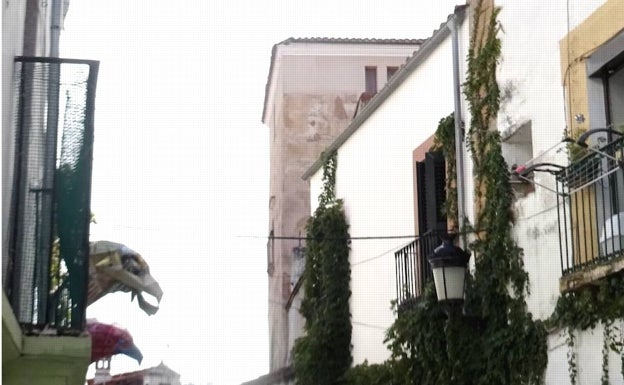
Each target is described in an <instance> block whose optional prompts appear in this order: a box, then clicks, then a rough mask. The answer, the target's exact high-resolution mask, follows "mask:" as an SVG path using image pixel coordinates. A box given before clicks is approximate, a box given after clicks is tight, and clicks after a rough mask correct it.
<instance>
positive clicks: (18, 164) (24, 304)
mask: <svg viewBox="0 0 624 385" xmlns="http://www.w3.org/2000/svg"><path fill="white" fill-rule="evenodd" d="M14 68H15V72H14V74H15V78H14V79H15V80H14V90H15V92H14V96H15V99H14V125H13V128H14V134H15V142H14V143H15V154H14V161H13V165H12V167H13V168H12V170H13V171H12V172H13V173H12V185H11V191H12V193H11V212H10V217H9V226H8V227H9V253H8V254H9V255H8V260H7V261H5V262H6V270H5V271H4V276H3V285H4V289H5V292H6V293H7V296H8V298H9V301H10V303H11V306H12V308H13V312H14V313H15V316H16V318H17V320H18V321H19V322H20V323H21V324H22V325H23V326H24V327H25V329H27V330H36V329H41V328H43V327H48V328H51V329H56V330H58V331H59V332H63V333H70V334H73V333H80V332H82V331H83V330H84V328H85V321H86V319H85V309H86V301H87V283H88V272H89V270H88V268H89V259H88V255H89V222H90V219H91V209H90V200H91V198H90V197H91V165H92V158H93V117H94V114H93V113H94V101H95V86H96V79H97V73H98V62H95V61H84V60H71V59H58V58H35V57H18V58H16V59H15V67H14Z"/></svg>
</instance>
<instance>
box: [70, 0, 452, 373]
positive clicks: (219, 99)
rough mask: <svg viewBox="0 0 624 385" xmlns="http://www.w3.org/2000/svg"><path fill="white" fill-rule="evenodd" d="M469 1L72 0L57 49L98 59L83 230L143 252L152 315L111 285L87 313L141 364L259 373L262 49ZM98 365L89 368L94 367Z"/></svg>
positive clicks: (397, 30)
mask: <svg viewBox="0 0 624 385" xmlns="http://www.w3.org/2000/svg"><path fill="white" fill-rule="evenodd" d="M461 3H463V1H462V0H455V1H452V0H430V1H423V0H411V1H398V2H377V1H375V2H373V1H361V0H360V1H351V0H348V1H347V0H316V1H308V0H297V1H293V0H289V1H283V0H274V1H266V0H255V1H253V0H248V1H243V0H229V1H208V0H192V1H191V0H188V1H183V0H180V1H162V0H151V1H140V0H134V1H132V0H72V1H71V4H70V7H69V11H68V13H67V17H66V19H65V28H64V31H63V33H62V35H61V55H62V56H63V57H71V58H80V59H93V60H99V61H100V74H99V79H98V85H97V97H96V117H95V154H94V158H95V159H94V170H93V193H92V211H93V212H94V213H95V216H96V220H97V224H96V225H92V227H91V239H92V240H99V239H106V240H110V241H116V242H121V243H124V244H126V245H127V246H129V247H131V248H133V249H135V250H137V251H138V252H140V253H141V254H142V255H143V257H144V258H145V259H146V260H147V262H148V263H149V264H150V267H151V271H152V274H153V275H154V277H155V278H156V279H157V280H158V281H159V282H160V284H161V286H162V288H163V290H164V297H163V300H162V302H161V310H160V311H159V312H158V313H157V314H156V315H154V316H151V317H148V316H147V315H145V314H144V313H143V312H142V311H141V310H140V309H139V308H138V306H137V304H136V302H135V303H130V294H127V293H118V294H114V295H108V296H107V297H105V298H103V299H101V300H100V301H98V302H97V303H95V304H93V305H92V306H90V307H89V309H88V314H87V316H88V317H91V318H97V319H99V320H100V321H102V322H110V323H112V322H115V323H118V324H120V325H121V326H123V327H125V328H127V329H128V330H129V331H130V332H131V333H132V335H133V336H134V339H135V342H136V344H137V346H138V347H139V348H140V349H141V350H142V352H143V355H144V360H143V363H142V365H141V366H138V365H137V364H136V362H134V361H132V360H130V359H127V358H125V357H124V356H117V357H115V358H113V361H112V372H113V373H120V372H125V371H134V370H139V369H143V368H148V367H151V366H155V365H158V364H159V363H160V361H161V360H162V361H164V363H165V364H166V365H168V366H169V367H171V368H172V369H173V370H175V371H177V372H179V373H180V374H181V376H182V378H181V379H182V383H183V384H188V383H193V384H195V385H205V384H208V383H213V384H214V385H229V384H239V383H241V382H242V381H246V380H251V379H253V378H256V377H258V376H260V375H263V374H266V373H267V371H268V323H267V275H266V239H262V238H249V237H247V236H257V237H263V236H266V235H267V223H268V178H269V157H268V155H269V149H268V143H269V141H268V129H267V128H266V127H264V126H263V125H262V124H261V122H260V120H261V115H262V106H263V100H264V87H265V84H266V80H267V75H268V71H269V65H270V60H271V48H272V46H273V44H275V43H278V42H280V41H282V40H284V39H286V38H288V37H345V38H426V37H429V36H430V35H431V33H432V32H433V30H434V29H436V28H438V27H439V25H440V24H441V23H442V22H444V21H445V20H446V17H447V15H448V14H449V13H451V12H452V11H453V6H454V5H455V4H461ZM92 374H93V367H91V368H90V370H89V376H92Z"/></svg>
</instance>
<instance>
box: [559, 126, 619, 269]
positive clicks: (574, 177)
mask: <svg viewBox="0 0 624 385" xmlns="http://www.w3.org/2000/svg"><path fill="white" fill-rule="evenodd" d="M588 151H589V154H588V155H586V156H585V157H583V158H582V159H580V160H578V161H576V162H574V163H572V164H570V166H568V167H567V168H565V169H562V170H561V171H559V172H558V173H557V174H555V175H556V179H557V192H558V194H557V195H558V202H557V208H558V211H557V216H558V222H559V230H560V231H559V240H560V249H561V271H562V274H563V275H564V276H565V275H567V274H571V273H573V272H576V271H579V270H582V269H584V268H587V267H590V266H593V265H596V264H602V263H605V262H609V261H611V260H614V259H616V258H620V257H622V256H624V137H621V136H620V137H619V138H617V139H615V140H613V141H611V142H610V143H608V144H607V145H606V146H603V147H602V148H599V149H589V150H588Z"/></svg>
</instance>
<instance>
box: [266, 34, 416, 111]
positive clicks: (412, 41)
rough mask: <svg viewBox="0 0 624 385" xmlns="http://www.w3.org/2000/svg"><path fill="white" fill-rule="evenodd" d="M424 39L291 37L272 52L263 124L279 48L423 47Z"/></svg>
mask: <svg viewBox="0 0 624 385" xmlns="http://www.w3.org/2000/svg"><path fill="white" fill-rule="evenodd" d="M424 42H425V40H424V39H350V38H328V37H305V38H293V37H290V38H288V39H286V40H284V41H281V42H279V43H277V44H275V45H273V49H272V50H271V66H270V67H269V75H268V78H267V83H266V86H265V88H264V106H263V109H262V123H265V119H266V114H267V102H268V99H269V92H270V91H271V83H272V81H273V70H274V68H275V60H276V58H277V48H278V47H279V46H287V45H289V44H293V43H312V44H354V45H358V44H361V45H366V44H370V45H374V44H383V45H397V46H400V45H413V46H415V45H421V44H422V43H424Z"/></svg>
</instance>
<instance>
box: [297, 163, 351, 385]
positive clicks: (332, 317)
mask: <svg viewBox="0 0 624 385" xmlns="http://www.w3.org/2000/svg"><path fill="white" fill-rule="evenodd" d="M335 170H336V155H335V154H332V155H331V156H329V157H328V158H327V160H326V163H325V167H324V169H323V182H324V191H323V193H322V194H321V198H320V199H319V203H320V205H319V207H318V208H317V209H316V211H315V212H314V215H313V216H312V217H311V218H310V220H309V221H308V224H307V227H306V231H307V239H308V240H307V244H306V265H305V271H304V275H303V276H304V298H303V300H302V303H301V314H302V315H303V316H304V317H305V331H306V333H305V335H304V336H303V337H301V338H299V339H297V341H296V342H295V346H294V348H293V351H294V367H295V373H296V378H297V384H299V385H317V384H328V385H330V384H334V383H337V381H338V379H340V378H341V377H342V375H343V374H344V373H345V371H346V370H347V369H348V368H349V366H350V365H351V362H352V357H351V314H350V312H349V297H350V296H351V290H350V287H349V281H350V275H351V270H350V265H349V233H348V229H349V226H348V224H347V222H346V218H345V215H344V212H343V209H342V201H340V200H336V199H335V193H334V186H335Z"/></svg>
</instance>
